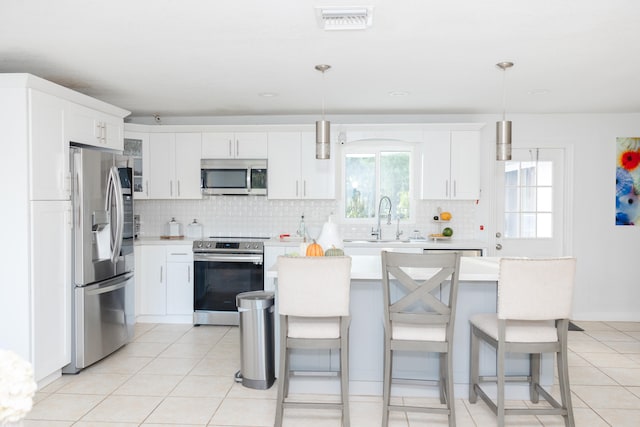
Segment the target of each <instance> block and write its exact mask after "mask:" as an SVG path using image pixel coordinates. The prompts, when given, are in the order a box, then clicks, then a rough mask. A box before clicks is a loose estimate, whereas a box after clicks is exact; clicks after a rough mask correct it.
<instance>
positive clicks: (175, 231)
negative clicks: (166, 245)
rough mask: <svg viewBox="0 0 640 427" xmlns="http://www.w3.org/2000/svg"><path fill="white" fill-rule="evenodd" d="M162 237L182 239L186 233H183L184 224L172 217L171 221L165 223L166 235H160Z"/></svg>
mask: <svg viewBox="0 0 640 427" xmlns="http://www.w3.org/2000/svg"><path fill="white" fill-rule="evenodd" d="M160 237H163V238H167V239H180V238H182V237H184V235H183V234H182V224H180V223H179V222H178V221H176V219H175V218H171V221H169V222H168V223H167V224H166V225H165V233H164V236H160Z"/></svg>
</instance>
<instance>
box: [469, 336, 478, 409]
mask: <svg viewBox="0 0 640 427" xmlns="http://www.w3.org/2000/svg"><path fill="white" fill-rule="evenodd" d="M470 335H471V338H470V340H471V351H470V353H469V360H470V362H469V402H470V403H476V402H477V401H478V393H477V392H476V388H475V386H476V384H478V382H479V380H480V377H479V368H478V366H479V365H480V360H479V359H480V342H479V341H478V337H477V336H476V334H475V328H474V326H473V325H471V334H470Z"/></svg>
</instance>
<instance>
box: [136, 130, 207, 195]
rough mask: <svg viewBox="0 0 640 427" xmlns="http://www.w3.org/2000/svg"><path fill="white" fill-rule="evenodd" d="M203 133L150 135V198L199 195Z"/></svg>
mask: <svg viewBox="0 0 640 427" xmlns="http://www.w3.org/2000/svg"><path fill="white" fill-rule="evenodd" d="M201 141H202V139H201V134H200V133H199V132H194V133H151V134H150V135H149V167H148V170H149V196H148V198H149V199H200V198H202V196H201V193H200V150H201Z"/></svg>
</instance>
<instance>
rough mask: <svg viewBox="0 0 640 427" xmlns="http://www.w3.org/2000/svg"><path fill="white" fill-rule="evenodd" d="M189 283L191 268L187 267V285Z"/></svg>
mask: <svg viewBox="0 0 640 427" xmlns="http://www.w3.org/2000/svg"><path fill="white" fill-rule="evenodd" d="M189 283H191V266H190V265H187V284H189Z"/></svg>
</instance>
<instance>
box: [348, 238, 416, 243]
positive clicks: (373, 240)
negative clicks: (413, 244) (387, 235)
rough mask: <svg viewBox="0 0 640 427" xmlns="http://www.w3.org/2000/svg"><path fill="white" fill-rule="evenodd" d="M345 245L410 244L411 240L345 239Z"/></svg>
mask: <svg viewBox="0 0 640 427" xmlns="http://www.w3.org/2000/svg"><path fill="white" fill-rule="evenodd" d="M344 242H345V243H384V244H388V243H409V242H410V240H409V239H402V240H396V239H381V240H377V239H344Z"/></svg>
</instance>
